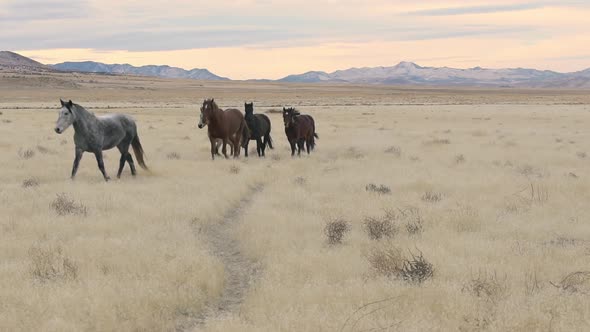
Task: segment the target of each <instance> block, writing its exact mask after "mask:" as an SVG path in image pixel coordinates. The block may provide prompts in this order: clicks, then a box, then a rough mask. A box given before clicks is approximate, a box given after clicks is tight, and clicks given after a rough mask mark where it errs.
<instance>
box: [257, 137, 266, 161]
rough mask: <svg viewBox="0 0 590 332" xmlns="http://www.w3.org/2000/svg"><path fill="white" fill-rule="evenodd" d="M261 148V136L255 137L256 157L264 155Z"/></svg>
mask: <svg viewBox="0 0 590 332" xmlns="http://www.w3.org/2000/svg"><path fill="white" fill-rule="evenodd" d="M262 148H263V145H262V138H260V137H256V152H258V157H262V156H264V150H263V149H262Z"/></svg>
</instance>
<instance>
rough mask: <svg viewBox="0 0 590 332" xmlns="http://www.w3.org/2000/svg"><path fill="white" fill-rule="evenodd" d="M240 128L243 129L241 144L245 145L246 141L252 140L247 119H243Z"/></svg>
mask: <svg viewBox="0 0 590 332" xmlns="http://www.w3.org/2000/svg"><path fill="white" fill-rule="evenodd" d="M240 129H241V130H242V142H241V144H239V146H242V147H244V146H245V144H246V142H248V141H249V140H250V128H248V124H247V123H246V119H242V123H241V124H240Z"/></svg>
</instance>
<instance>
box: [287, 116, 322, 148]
mask: <svg viewBox="0 0 590 332" xmlns="http://www.w3.org/2000/svg"><path fill="white" fill-rule="evenodd" d="M283 122H284V123H285V134H286V135H287V139H288V140H289V144H291V156H293V155H295V145H297V148H298V151H297V155H298V156H300V155H301V150H303V144H304V143H305V145H307V154H309V152H310V151H311V150H313V149H314V148H315V139H316V138H317V139H319V138H320V137H319V136H318V134H317V133H316V132H315V121H314V120H313V118H312V117H311V116H310V115H307V114H301V113H299V111H297V110H296V109H294V108H284V107H283Z"/></svg>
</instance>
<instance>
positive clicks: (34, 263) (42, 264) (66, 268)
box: [29, 246, 78, 282]
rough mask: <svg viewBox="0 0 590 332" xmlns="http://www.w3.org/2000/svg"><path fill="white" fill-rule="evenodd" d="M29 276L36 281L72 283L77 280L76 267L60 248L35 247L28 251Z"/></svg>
mask: <svg viewBox="0 0 590 332" xmlns="http://www.w3.org/2000/svg"><path fill="white" fill-rule="evenodd" d="M29 258H30V260H31V269H30V271H31V275H32V276H33V278H35V279H36V280H38V281H41V282H48V281H73V280H76V279H77V278H78V265H77V264H76V263H75V262H74V261H73V260H72V259H71V258H69V257H68V256H67V255H66V254H65V253H64V251H63V249H62V248H61V246H35V247H32V248H31V249H29Z"/></svg>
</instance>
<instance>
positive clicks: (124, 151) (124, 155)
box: [117, 143, 129, 179]
mask: <svg viewBox="0 0 590 332" xmlns="http://www.w3.org/2000/svg"><path fill="white" fill-rule="evenodd" d="M117 148H118V149H119V152H121V159H119V170H118V171H117V179H120V178H121V173H122V172H123V168H124V167H125V162H126V161H127V155H128V154H129V144H125V143H121V144H119V145H118V146H117Z"/></svg>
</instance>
